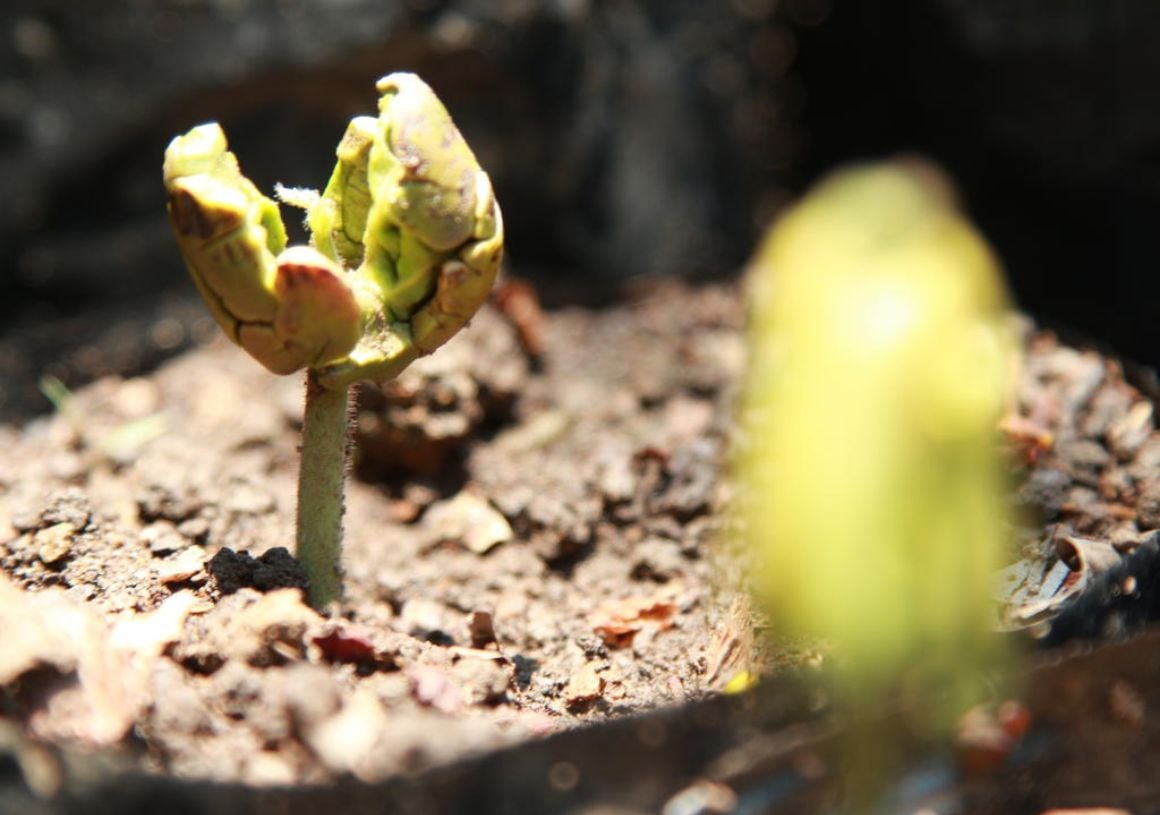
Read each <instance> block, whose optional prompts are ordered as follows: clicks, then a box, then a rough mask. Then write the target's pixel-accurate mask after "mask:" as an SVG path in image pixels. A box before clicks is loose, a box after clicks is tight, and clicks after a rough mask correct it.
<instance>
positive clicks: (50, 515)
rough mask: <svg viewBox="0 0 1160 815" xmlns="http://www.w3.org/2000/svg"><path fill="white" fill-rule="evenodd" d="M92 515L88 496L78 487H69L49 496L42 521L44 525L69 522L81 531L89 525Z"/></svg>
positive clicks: (42, 514) (41, 516)
mask: <svg viewBox="0 0 1160 815" xmlns="http://www.w3.org/2000/svg"><path fill="white" fill-rule="evenodd" d="M92 516H93V508H92V506H91V505H90V504H89V499H88V496H86V495H85V494H84V493H83V492H82V491H81V490H80V489H79V488H77V487H69V488H68V489H65V490H61V491H60V492H56V493H53V494H52V495H51V496H49V499H48V506H47V507H46V508H45V510H44V511H43V512H42V513H41V514H40V523H41V525H42V526H52V525H53V524H59V523H68V524H72V526H73V528H74V529H75V530H78V531H79V530H81V529H84V528H85V526H87V525H88V523H89V519H90V518H92Z"/></svg>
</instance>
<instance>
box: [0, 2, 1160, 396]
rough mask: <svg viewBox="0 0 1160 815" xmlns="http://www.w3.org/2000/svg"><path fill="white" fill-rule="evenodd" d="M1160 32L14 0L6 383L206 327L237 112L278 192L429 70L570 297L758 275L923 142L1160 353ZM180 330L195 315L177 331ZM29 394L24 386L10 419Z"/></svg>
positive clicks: (1076, 12) (674, 6)
mask: <svg viewBox="0 0 1160 815" xmlns="http://www.w3.org/2000/svg"><path fill="white" fill-rule="evenodd" d="M1158 42H1160V6H1158V5H1156V4H1155V3H1152V2H1149V0H1135V2H1130V1H1129V0H1089V1H1088V2H1079V1H1078V0H1034V1H1033V0H891V1H890V2H887V1H886V0H882V1H881V2H870V1H869V0H731V2H725V0H719V1H718V2H700V1H699V0H651V1H650V0H622V1H621V2H594V0H554V1H553V2H548V0H544V1H543V2H537V0H504V1H501V2H498V3H497V2H482V1H481V2H472V0H457V1H455V2H438V0H421V1H420V0H414V2H409V3H404V2H397V3H390V2H382V1H381V0H330V2H315V3H298V2H290V1H289V0H228V1H227V0H212V1H211V0H100V1H99V2H93V3H77V2H75V0H15V1H13V0H9V2H6V3H4V4H3V8H2V9H0V178H2V179H3V183H4V194H3V195H2V196H0V319H3V320H4V323H3V324H4V328H3V330H0V378H2V379H3V380H5V381H8V382H9V383H11V382H12V381H16V380H20V381H33V382H34V381H35V380H36V378H37V377H39V376H40V375H41V374H42V373H45V372H48V373H52V374H54V375H57V376H59V377H60V378H62V379H63V380H65V381H66V382H68V383H70V384H75V383H77V382H80V381H83V380H85V379H88V378H91V377H93V376H96V375H99V374H101V373H105V372H108V371H110V370H115V371H119V372H126V371H132V370H138V369H143V368H147V367H148V366H149V365H151V364H154V363H155V362H156V361H157V360H158V359H160V358H162V357H163V356H164V355H165V354H168V353H172V352H173V351H175V350H177V349H179V348H180V347H184V345H185V344H187V343H188V342H189V341H192V340H193V339H194V338H196V336H197V332H196V330H194V329H195V327H194V326H193V322H195V321H196V320H197V319H198V316H197V315H200V312H199V311H198V310H197V309H196V304H193V305H192V306H191V305H190V297H191V295H192V293H193V291H192V286H191V285H190V284H189V283H188V281H187V279H186V276H185V272H184V270H183V268H182V265H181V262H180V258H179V256H178V254H177V251H176V249H175V247H174V245H173V243H172V239H171V237H170V235H169V233H168V226H167V224H166V221H165V217H164V204H163V196H162V191H161V182H160V163H161V156H162V152H163V150H164V147H165V144H166V143H167V141H168V139H169V138H171V137H172V136H173V135H174V134H176V133H177V132H180V131H182V130H184V129H186V128H188V127H189V126H191V125H193V124H195V123H197V122H200V121H204V120H207V119H211V118H215V119H219V120H220V121H222V123H223V125H224V126H225V128H226V132H227V134H228V135H229V136H230V139H231V145H232V147H233V148H234V150H235V151H236V152H237V153H238V155H239V157H240V159H241V161H242V164H243V168H244V169H245V171H246V172H247V173H248V174H249V175H250V176H251V177H253V178H254V180H255V181H256V182H257V183H258V184H259V186H260V187H262V188H263V189H265V190H270V189H271V188H272V186H273V183H274V182H275V181H281V182H283V183H286V184H289V185H300V186H314V187H320V186H322V185H323V184H324V183H325V180H326V177H327V176H328V174H329V170H330V167H331V165H332V162H333V150H334V145H335V143H336V141H337V139H338V137H339V135H341V133H342V131H343V128H344V125H345V122H346V121H347V120H348V119H349V118H350V117H351V116H353V115H355V114H357V113H366V112H373V110H374V104H375V96H374V91H373V82H374V80H375V78H377V77H378V76H380V75H382V74H385V73H388V72H389V71H392V70H399V69H405V70H415V71H417V72H419V73H420V74H421V75H423V76H424V77H425V78H426V79H427V80H428V81H429V82H430V83H431V84H432V85H433V86H434V87H435V89H436V91H437V92H438V93H439V94H440V95H441V96H442V97H443V99H444V101H445V102H446V104H447V106H448V108H449V109H450V110H451V112H452V114H453V116H454V117H455V118H456V120H457V122H458V123H459V124H460V126H461V128H462V129H463V130H464V131H465V133H466V135H467V137H468V140H469V142H470V143H471V144H472V145H473V147H474V148H475V150H476V152H477V154H478V155H479V157H480V160H481V162H482V163H483V165H484V166H485V167H486V168H487V169H488V170H489V172H490V173H491V174H492V177H493V180H494V181H495V185H496V187H497V190H498V194H499V199H500V202H501V204H502V206H503V209H504V213H505V220H506V222H507V228H508V248H509V253H508V257H509V265H510V268H511V270H512V271H513V272H514V273H515V274H517V275H519V276H523V277H527V278H530V279H532V280H534V281H536V282H537V283H539V284H540V286H541V289H542V290H543V291H544V292H545V296H547V297H548V298H549V299H553V298H555V299H556V300H559V299H593V298H598V297H601V296H605V295H607V293H608V292H609V291H610V290H612V289H613V288H614V284H615V283H616V282H617V281H623V280H625V279H634V278H640V277H642V276H645V277H647V276H658V275H677V276H685V277H706V276H729V275H735V274H736V273H737V272H738V270H739V269H740V268H741V267H742V266H743V264H744V262H745V259H746V258H747V257H748V255H749V253H750V252H751V250H752V247H753V245H754V242H755V240H756V238H757V236H758V235H759V234H760V231H761V230H762V229H763V228H764V227H765V226H766V225H767V224H768V223H769V222H770V220H771V219H772V218H773V217H774V216H775V215H776V213H777V211H778V210H779V209H780V208H781V207H782V206H784V205H785V203H787V202H788V201H789V200H791V199H792V196H793V195H794V194H795V193H796V192H798V191H800V190H801V189H802V188H803V187H804V186H805V185H807V184H808V183H809V182H810V181H811V180H812V179H814V178H815V177H816V176H817V175H818V174H820V173H823V172H825V171H826V170H828V169H830V168H832V167H833V166H835V165H836V164H839V163H841V162H844V161H848V160H851V159H857V158H866V157H878V156H885V155H891V154H893V153H897V152H907V151H917V152H922V153H925V154H927V155H930V156H932V157H934V158H935V159H937V160H939V161H940V162H942V163H943V164H944V165H945V166H947V167H948V168H949V169H950V170H951V172H952V174H953V175H954V176H955V178H956V179H957V181H958V182H959V184H960V185H961V187H962V190H963V193H964V198H965V201H966V203H967V206H968V208H969V210H970V211H971V213H972V215H973V216H974V217H975V218H976V219H977V221H978V222H979V223H980V224H981V226H982V227H983V229H984V231H985V232H986V234H987V235H988V236H989V237H990V238H991V240H992V241H993V242H994V244H995V245H996V246H997V248H998V250H999V252H1000V254H1001V256H1002V258H1003V260H1004V262H1005V265H1006V268H1007V271H1008V274H1009V276H1010V278H1011V280H1012V286H1013V289H1014V291H1015V293H1016V295H1017V298H1018V300H1019V302H1020V304H1021V305H1022V306H1023V307H1024V308H1025V309H1027V310H1029V311H1030V312H1032V313H1033V314H1034V315H1035V316H1037V317H1038V318H1040V319H1041V320H1043V321H1045V322H1047V323H1048V324H1051V325H1057V326H1060V327H1063V328H1067V329H1070V330H1073V331H1075V332H1076V333H1078V334H1079V335H1080V336H1085V337H1088V338H1092V339H1094V340H1097V341H1099V342H1101V343H1104V344H1106V345H1108V346H1109V347H1112V348H1114V349H1116V350H1118V351H1120V352H1121V353H1124V354H1126V355H1128V356H1129V357H1131V358H1134V359H1136V360H1139V361H1143V362H1148V363H1156V362H1160V328H1157V323H1156V320H1155V319H1153V316H1152V311H1153V304H1154V303H1155V302H1156V294H1157V288H1158V284H1157V282H1156V281H1157V276H1156V273H1155V270H1156V268H1157V266H1158V261H1160V248H1158V241H1157V239H1156V238H1155V235H1156V234H1157V228H1156V224H1157V216H1158V215H1160V211H1158V210H1160V172H1158V169H1160V167H1158V161H1160V152H1158V148H1160V104H1157V92H1156V88H1157V87H1160V82H1158V81H1157V80H1160V48H1157V47H1156V45H1155V44H1156V43H1158ZM293 217H294V216H293V215H292V214H291V215H289V218H288V220H293ZM200 316H202V317H203V316H204V315H200ZM160 320H170V321H173V320H176V321H177V324H178V326H179V327H181V328H182V330H181V331H177V332H176V333H174V332H170V333H169V334H164V332H162V334H164V336H162V338H161V339H162V340H164V341H155V340H157V337H156V336H154V335H156V334H157V333H158V332H157V326H158V321H160ZM170 327H172V325H170ZM141 336H146V337H148V338H150V339H148V340H147V341H145V342H141V341H140V337H141ZM17 391H19V392H17ZM30 393H31V396H30V395H29V394H30ZM29 399H31V400H32V401H36V400H38V399H40V397H39V395H37V394H35V392H34V389H33V391H31V392H30V391H29V389H28V388H24V389H22V390H21V389H16V388H13V387H12V386H11V385H9V386H8V387H7V389H5V388H4V386H0V413H4V414H5V415H7V411H8V409H9V408H11V407H12V406H14V405H18V404H19V405H23V404H25V403H26V402H28V400H29ZM40 401H41V403H42V407H47V405H46V403H43V400H40Z"/></svg>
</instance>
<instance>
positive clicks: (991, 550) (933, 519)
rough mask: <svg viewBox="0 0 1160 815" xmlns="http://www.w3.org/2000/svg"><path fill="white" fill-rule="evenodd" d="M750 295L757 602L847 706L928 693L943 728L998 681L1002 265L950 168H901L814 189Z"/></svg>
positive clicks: (747, 398)
mask: <svg viewBox="0 0 1160 815" xmlns="http://www.w3.org/2000/svg"><path fill="white" fill-rule="evenodd" d="M750 282H751V284H752V292H753V302H752V328H751V332H752V333H751V348H752V358H751V367H750V371H749V376H748V381H747V383H746V390H745V395H744V398H743V407H742V416H743V421H742V427H743V433H742V436H743V438H744V439H745V441H744V443H743V445H742V446H741V449H740V450H739V452H738V455H737V457H736V468H737V469H736V475H737V478H738V481H739V483H740V485H741V490H742V494H743V497H742V500H741V505H742V519H743V527H744V528H745V529H746V532H745V534H746V536H747V539H748V541H749V542H750V543H751V544H752V551H753V552H754V554H755V558H756V562H757V569H756V572H757V573H756V575H755V578H754V585H755V590H756V593H757V596H758V598H759V600H760V601H761V603H762V605H763V606H764V607H765V608H766V609H767V611H768V612H769V617H770V624H771V626H772V628H773V629H774V631H775V632H776V633H777V634H780V635H783V636H792V637H802V636H804V637H806V638H808V639H810V640H812V641H814V642H824V643H827V644H828V646H829V647H831V648H832V651H833V654H834V656H835V661H836V663H837V664H838V666H839V667H838V670H837V676H838V679H839V681H840V685H841V688H842V690H843V692H844V694H845V695H846V696H847V697H848V701H850V702H851V703H852V704H853V705H855V709H856V711H859V712H861V713H863V714H868V713H870V714H872V713H873V712H874V711H876V710H878V709H880V707H879V706H880V705H881V704H882V703H883V702H884V700H885V698H886V696H887V694H888V693H891V692H894V691H897V690H899V689H907V688H910V689H916V690H917V689H920V688H921V689H924V691H923V695H921V697H919V698H939V699H942V700H943V702H941V703H940V705H941V709H940V710H936V711H932V712H931V720H932V721H931V725H932V726H936V727H937V729H940V730H944V732H945V729H944V728H945V725H946V724H948V723H949V719H950V718H952V717H953V716H954V715H955V713H956V712H961V711H962V710H964V709H965V707H966V706H967V705H968V704H970V703H972V702H973V701H977V700H978V699H979V697H980V694H982V693H983V692H984V688H985V685H986V683H985V678H986V677H987V676H988V673H989V672H990V671H993V670H994V669H996V668H1001V667H1002V656H1003V654H1002V651H1001V649H999V648H998V646H997V642H998V638H997V637H996V636H995V634H994V632H993V625H994V622H995V613H994V608H993V597H992V585H993V580H994V575H995V573H996V571H997V570H998V568H999V566H1000V565H1001V563H1002V559H1003V557H1004V556H1005V555H1006V554H1007V553H1008V551H1009V550H1008V545H1009V539H1008V536H1009V534H1010V529H1011V521H1012V519H1011V518H1010V515H1009V510H1008V504H1007V494H1008V492H1007V485H1006V482H1005V477H1004V472H1003V467H1002V463H1001V460H1000V456H999V451H998V448H997V445H996V439H995V427H996V423H997V421H998V419H999V417H1000V415H1001V412H1002V409H1003V406H1004V403H1005V399H1006V398H1007V395H1008V394H1009V392H1010V391H1009V389H1010V376H1011V373H1012V371H1013V364H1014V363H1013V360H1014V356H1013V354H1014V349H1013V343H1012V342H1011V339H1010V337H1009V332H1008V330H1007V328H1006V326H1007V315H1006V310H1007V307H1008V299H1007V293H1006V290H1005V286H1004V282H1003V278H1002V275H1001V273H1000V270H999V266H998V263H997V262H996V259H995V257H994V255H993V254H992V252H991V250H990V249H989V248H988V246H987V244H986V242H985V241H984V239H983V238H982V237H981V236H980V234H979V233H978V232H977V231H976V230H975V229H974V228H973V227H972V226H971V224H970V223H969V222H968V221H967V220H966V218H964V217H963V215H962V214H960V212H959V210H958V209H957V207H956V205H955V200H954V193H953V190H952V188H951V185H950V183H949V181H948V180H947V179H946V178H945V177H944V176H943V175H942V173H941V172H940V171H939V170H937V169H936V168H935V167H933V166H931V165H929V164H926V163H922V162H919V161H897V162H889V163H882V164H868V165H863V166H855V167H852V168H849V169H845V170H840V171H838V172H835V173H833V174H832V175H830V176H829V177H827V178H825V179H824V180H822V181H821V182H820V183H818V184H817V186H816V187H815V188H814V189H813V190H811V191H810V192H809V193H808V194H807V195H806V196H805V198H804V199H803V200H802V201H801V202H800V203H799V204H797V205H796V206H795V207H793V208H792V209H791V210H790V211H789V212H788V213H787V214H786V215H785V216H784V217H783V218H782V219H781V220H780V221H779V222H778V223H777V224H776V225H775V227H774V228H773V230H772V231H771V232H770V234H769V235H768V237H767V238H766V239H765V241H764V242H763V244H762V245H761V247H760V249H759V251H758V252H757V255H756V258H755V259H754V262H753V268H752V277H751V281H750ZM936 707H939V706H937V705H936Z"/></svg>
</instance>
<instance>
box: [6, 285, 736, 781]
mask: <svg viewBox="0 0 1160 815" xmlns="http://www.w3.org/2000/svg"><path fill="white" fill-rule="evenodd" d="M499 302H501V303H502V304H503V305H504V308H505V311H503V312H501V311H500V310H499V309H497V308H494V307H488V308H487V309H486V310H485V311H484V312H483V313H481V314H480V315H479V317H478V318H477V319H476V320H475V321H474V322H473V325H472V326H471V327H470V328H469V329H468V330H467V331H465V332H464V334H463V336H461V337H459V338H456V340H455V341H453V342H452V343H450V344H449V345H448V346H447V347H446V348H445V349H443V350H441V351H440V352H439V353H437V354H435V355H433V356H432V357H429V358H427V359H425V360H423V361H421V362H420V363H418V364H416V365H415V366H413V367H412V368H411V369H410V370H409V371H407V372H406V373H405V374H404V375H403V376H402V377H400V378H399V379H398V380H397V381H395V382H392V383H389V384H388V385H386V386H384V387H383V388H366V389H364V391H363V392H362V393H361V395H360V397H359V405H358V411H357V418H356V427H357V433H356V435H357V441H358V449H357V452H356V458H355V463H354V470H355V473H356V474H358V476H359V477H357V478H354V479H352V481H351V484H350V487H349V491H348V506H347V515H346V545H345V552H344V568H345V571H346V577H347V580H346V597H345V601H344V603H343V604H342V608H341V611H340V613H338V614H334V615H331V616H324V615H320V614H317V613H315V612H314V611H312V610H311V609H309V608H308V607H307V606H305V605H304V604H303V600H302V593H301V590H300V589H301V587H302V586H303V585H304V581H305V577H304V575H303V574H302V573H301V571H300V569H299V568H298V566H297V563H296V562H295V561H294V559H293V558H292V556H291V555H290V554H289V552H288V550H290V551H292V550H293V508H294V493H295V479H296V477H297V475H296V473H297V450H296V443H297V437H298V431H299V427H300V421H301V404H300V402H301V388H302V383H301V382H300V381H299V380H298V378H297V377H285V378H277V377H274V376H272V375H269V374H267V373H265V372H264V371H263V370H261V369H260V367H259V366H257V365H255V364H254V363H253V362H252V361H251V360H250V359H249V358H248V357H246V356H245V355H244V354H242V353H240V352H239V351H238V349H236V348H235V347H233V346H231V345H230V344H228V343H227V342H225V341H224V340H222V339H218V340H216V341H214V342H211V343H209V344H208V345H206V346H203V347H199V348H197V349H195V350H193V351H191V352H189V353H186V354H184V355H182V356H179V357H177V358H175V359H173V360H171V361H169V362H168V363H166V364H164V365H162V366H161V367H160V368H159V369H158V370H156V371H155V372H154V373H151V374H149V375H147V376H138V377H132V378H123V377H118V376H109V377H105V378H102V379H100V380H98V381H96V382H94V383H93V384H91V385H89V386H86V387H83V388H80V389H78V390H77V391H76V392H75V393H73V394H71V395H70V396H68V397H67V398H66V399H65V401H64V402H63V403H62V404H60V405H59V407H58V410H57V411H56V412H55V413H54V414H52V415H50V416H46V417H43V418H40V419H37V420H35V421H32V422H30V423H28V424H26V425H24V426H16V425H8V426H3V427H2V429H0V435H2V437H3V438H2V442H0V443H2V444H3V448H4V449H5V450H6V455H5V456H4V458H3V461H2V462H0V468H2V469H0V490H2V492H0V569H2V574H0V580H2V582H0V593H2V594H3V601H2V602H0V618H2V619H0V626H2V628H3V630H6V631H16V632H17V635H18V636H17V639H16V642H15V643H14V644H13V643H12V642H11V641H9V643H7V645H6V648H5V649H4V650H5V654H4V656H3V657H2V658H0V685H2V686H3V688H4V691H5V693H4V696H3V699H4V712H5V719H6V720H7V721H9V722H16V723H18V725H19V728H20V729H21V731H22V732H23V733H25V734H27V735H28V736H30V737H31V738H32V739H34V740H36V741H44V742H48V743H58V744H60V743H63V744H67V745H71V746H74V747H76V746H79V747H85V748H104V749H106V750H108V749H112V750H116V751H120V752H122V753H123V754H124V755H125V756H127V757H128V758H129V760H130V761H131V762H133V763H136V764H138V765H139V766H142V767H145V768H148V769H149V770H152V771H157V772H163V773H170V774H174V775H177V776H180V777H187V778H206V779H215V780H222V781H234V780H237V781H244V782H247V783H251V784H301V783H320V782H325V781H328V780H331V779H333V778H335V777H337V776H339V775H343V774H347V773H351V774H353V775H355V776H356V777H358V778H360V779H365V780H374V779H379V778H382V777H385V776H388V775H392V774H395V773H398V772H401V771H416V770H419V769H422V768H425V767H428V766H431V765H433V764H440V763H446V762H448V761H451V760H453V759H456V758H458V757H461V756H463V755H465V754H468V753H472V752H476V751H483V750H491V749H494V748H495V747H497V746H499V745H502V744H507V743H511V742H515V741H518V740H522V739H527V738H529V737H533V736H542V735H545V734H548V733H551V732H553V731H557V730H560V729H561V728H568V727H572V726H575V725H576V724H578V723H582V722H587V721H592V720H598V719H602V718H605V717H609V716H615V715H620V714H623V713H626V712H630V711H637V710H642V709H646V708H652V707H656V706H658V705H668V704H674V703H680V702H684V701H686V700H689V699H693V698H697V697H699V696H702V695H704V694H705V693H707V692H709V691H711V690H714V689H715V688H719V687H720V686H721V685H722V684H723V683H724V682H725V681H727V680H728V679H729V677H730V670H735V669H736V664H735V663H736V660H737V659H739V658H740V657H741V656H742V655H743V654H744V652H745V649H744V648H740V647H738V644H739V643H741V642H742V641H743V640H744V638H745V636H746V634H745V631H744V629H743V627H742V626H741V625H740V623H739V622H738V620H739V618H738V617H737V615H736V614H734V615H733V616H731V615H730V605H729V602H728V601H727V599H726V598H724V597H723V596H721V595H720V593H719V591H718V589H717V588H716V586H717V585H718V581H715V580H714V579H713V578H714V573H715V571H716V570H717V567H716V566H715V564H714V558H713V557H712V551H711V550H712V540H713V537H714V533H715V531H716V529H717V526H718V521H717V520H716V518H715V516H714V514H713V512H712V510H713V508H714V506H715V505H716V504H717V503H718V502H719V485H720V484H721V478H720V472H721V467H722V462H723V455H724V450H725V436H726V431H727V428H728V424H729V415H730V413H729V405H730V399H731V395H732V393H733V390H734V386H735V383H736V382H737V380H738V376H739V374H740V371H741V367H742V365H743V361H744V348H743V340H742V335H741V333H740V329H741V325H742V310H741V307H740V305H739V301H738V298H737V297H736V295H735V293H733V292H732V291H730V290H729V289H727V288H724V287H722V288H712V287H710V288H702V289H699V290H697V291H696V292H694V291H692V290H689V289H687V288H684V287H681V286H676V285H673V286H664V287H661V288H659V289H656V290H653V291H651V292H650V293H648V294H647V296H642V297H639V298H637V299H636V300H635V301H633V302H630V303H625V304H620V305H618V306H616V307H612V308H607V309H603V310H585V309H580V308H571V309H563V310H559V311H556V312H553V313H552V314H551V315H550V316H549V317H547V318H545V317H544V316H543V315H542V314H541V313H540V312H539V311H538V309H537V307H536V303H535V300H534V297H533V295H532V294H531V292H530V290H528V289H527V288H526V287H521V285H520V284H515V283H513V284H509V288H508V289H506V290H505V296H504V297H502V298H501V299H500V300H499ZM731 621H733V623H732V628H731ZM734 629H736V630H735V631H734Z"/></svg>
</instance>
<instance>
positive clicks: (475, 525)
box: [424, 490, 512, 555]
mask: <svg viewBox="0 0 1160 815" xmlns="http://www.w3.org/2000/svg"><path fill="white" fill-rule="evenodd" d="M424 523H425V524H426V526H427V528H428V529H430V530H431V531H432V532H433V533H434V535H435V536H436V538H438V539H439V540H441V541H458V542H459V543H462V544H463V545H464V546H465V547H466V548H467V549H469V550H471V551H472V552H475V553H476V554H477V555H482V554H486V553H487V552H489V551H491V550H492V549H493V548H495V547H496V546H498V545H499V544H501V543H505V542H507V541H509V540H511V539H512V528H511V525H510V524H509V523H508V522H507V518H505V517H504V516H503V515H501V514H500V513H499V512H498V511H497V510H496V509H495V508H494V507H492V505H491V504H489V503H488V502H487V501H486V500H485V499H483V498H480V497H479V496H478V495H475V494H474V493H471V492H468V491H467V490H464V491H463V492H460V493H459V494H458V495H456V496H455V497H454V498H452V499H450V500H449V501H443V502H441V503H438V504H435V505H434V506H433V507H431V509H429V510H428V511H427V515H426V518H425V519H424Z"/></svg>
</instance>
